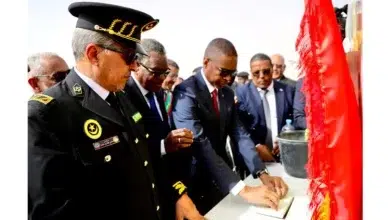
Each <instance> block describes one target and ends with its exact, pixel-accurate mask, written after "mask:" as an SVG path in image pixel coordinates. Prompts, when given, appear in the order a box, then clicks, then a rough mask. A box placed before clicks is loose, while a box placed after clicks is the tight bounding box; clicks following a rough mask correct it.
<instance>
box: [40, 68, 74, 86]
mask: <svg viewBox="0 0 390 220" xmlns="http://www.w3.org/2000/svg"><path fill="white" fill-rule="evenodd" d="M69 72H70V69H68V70H65V71H56V72H53V73H51V74H49V75H42V74H39V75H36V76H35V77H38V78H39V77H48V78H49V79H50V80H53V81H54V82H56V83H58V82H61V81H62V80H64V79H65V78H66V76H67V75H68V74H69Z"/></svg>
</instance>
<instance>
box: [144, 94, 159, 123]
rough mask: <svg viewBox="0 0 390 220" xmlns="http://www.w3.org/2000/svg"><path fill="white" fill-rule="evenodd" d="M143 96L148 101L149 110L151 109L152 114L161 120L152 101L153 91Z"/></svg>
mask: <svg viewBox="0 0 390 220" xmlns="http://www.w3.org/2000/svg"><path fill="white" fill-rule="evenodd" d="M145 96H146V98H147V99H148V101H149V105H150V110H151V111H152V113H153V116H154V117H156V118H158V119H160V120H161V117H160V114H159V113H158V110H157V105H156V102H155V101H154V93H153V92H148V93H147V94H146V95H145Z"/></svg>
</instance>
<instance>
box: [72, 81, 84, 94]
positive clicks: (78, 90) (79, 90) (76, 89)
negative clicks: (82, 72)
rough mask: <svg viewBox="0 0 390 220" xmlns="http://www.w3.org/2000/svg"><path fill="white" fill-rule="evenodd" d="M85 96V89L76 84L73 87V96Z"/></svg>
mask: <svg viewBox="0 0 390 220" xmlns="http://www.w3.org/2000/svg"><path fill="white" fill-rule="evenodd" d="M82 94H83V89H82V88H81V86H80V85H79V84H77V83H76V84H74V85H73V95H75V96H76V95H82Z"/></svg>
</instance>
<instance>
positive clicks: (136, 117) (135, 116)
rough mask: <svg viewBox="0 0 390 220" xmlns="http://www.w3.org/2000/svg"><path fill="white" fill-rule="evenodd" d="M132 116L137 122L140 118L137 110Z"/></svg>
mask: <svg viewBox="0 0 390 220" xmlns="http://www.w3.org/2000/svg"><path fill="white" fill-rule="evenodd" d="M132 118H133V120H134V122H135V123H137V121H139V120H140V119H141V118H142V115H141V114H140V113H139V112H137V113H135V114H134V115H133V116H132Z"/></svg>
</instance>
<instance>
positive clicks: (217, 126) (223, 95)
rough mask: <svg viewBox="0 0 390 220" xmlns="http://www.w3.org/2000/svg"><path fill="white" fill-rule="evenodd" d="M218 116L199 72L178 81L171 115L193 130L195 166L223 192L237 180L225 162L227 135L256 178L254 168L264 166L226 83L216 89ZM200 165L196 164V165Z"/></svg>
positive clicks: (255, 169) (256, 169)
mask: <svg viewBox="0 0 390 220" xmlns="http://www.w3.org/2000/svg"><path fill="white" fill-rule="evenodd" d="M219 105H220V118H218V117H217V115H216V113H215V111H214V110H213V107H212V106H213V105H212V99H211V95H210V92H209V90H208V88H207V85H206V83H205V81H204V80H203V78H202V75H201V73H200V72H198V73H197V74H196V75H194V76H191V77H190V78H188V79H187V80H185V81H184V82H182V83H181V84H179V85H178V86H177V87H176V88H175V91H174V93H173V106H172V119H173V124H174V126H175V127H177V128H188V129H191V130H192V132H193V133H194V143H193V144H192V151H193V156H195V158H196V160H197V164H196V169H197V172H198V169H201V170H203V171H202V172H205V178H207V176H208V178H211V180H213V181H215V182H216V184H217V186H218V188H219V189H220V191H221V192H222V193H224V194H227V193H229V191H230V190H231V189H232V188H233V187H234V186H235V185H236V184H237V183H238V182H239V181H240V178H239V177H238V176H237V175H236V174H235V173H234V172H233V171H232V169H231V168H230V167H229V165H228V163H229V162H228V161H229V159H228V155H227V153H226V150H225V146H226V138H227V135H229V136H230V137H231V138H232V140H233V141H234V142H235V143H236V146H238V150H237V149H236V150H235V154H236V153H238V152H239V153H240V154H241V156H242V157H243V158H244V161H245V163H246V165H247V167H248V169H249V170H250V171H251V173H252V174H253V175H254V177H255V178H256V175H255V174H256V172H258V171H260V170H262V169H264V168H265V166H264V164H263V163H262V161H261V159H260V158H259V156H258V155H257V152H256V150H255V145H254V143H253V142H252V140H251V139H250V136H249V133H248V132H247V131H246V130H245V129H244V127H243V126H242V124H241V123H240V122H239V121H238V117H237V114H236V110H235V107H234V93H233V91H232V90H231V89H230V88H228V87H227V86H225V87H223V88H221V89H220V90H219ZM199 167H200V168H199Z"/></svg>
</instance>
